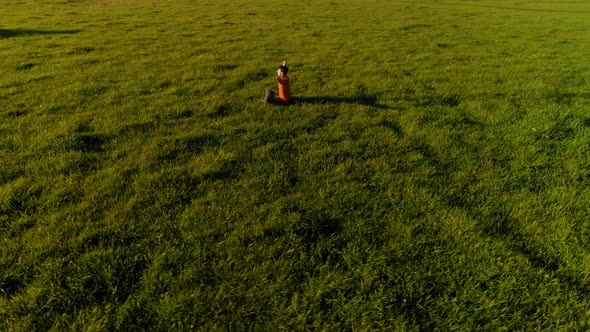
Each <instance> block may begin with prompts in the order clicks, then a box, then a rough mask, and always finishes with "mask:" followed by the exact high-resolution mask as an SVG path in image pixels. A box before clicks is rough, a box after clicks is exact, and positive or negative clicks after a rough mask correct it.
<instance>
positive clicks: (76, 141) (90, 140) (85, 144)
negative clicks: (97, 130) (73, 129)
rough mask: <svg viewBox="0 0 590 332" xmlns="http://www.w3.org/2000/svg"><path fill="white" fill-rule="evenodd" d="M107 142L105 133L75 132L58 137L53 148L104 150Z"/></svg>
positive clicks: (85, 150) (82, 150)
mask: <svg viewBox="0 0 590 332" xmlns="http://www.w3.org/2000/svg"><path fill="white" fill-rule="evenodd" d="M107 142H108V137H107V136H105V135H99V134H89V133H73V134H70V135H67V136H62V137H60V138H58V139H56V141H55V142H53V144H51V148H52V149H54V150H58V151H60V150H65V151H80V152H103V151H104V148H103V146H104V145H105V144H106V143H107Z"/></svg>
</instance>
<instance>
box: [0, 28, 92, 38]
mask: <svg viewBox="0 0 590 332" xmlns="http://www.w3.org/2000/svg"><path fill="white" fill-rule="evenodd" d="M80 31H82V30H34V29H0V38H10V37H19V36H29V35H59V34H76V33H79V32H80Z"/></svg>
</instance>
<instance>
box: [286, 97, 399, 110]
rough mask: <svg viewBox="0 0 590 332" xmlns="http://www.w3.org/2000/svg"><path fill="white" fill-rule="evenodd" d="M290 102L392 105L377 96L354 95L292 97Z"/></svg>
mask: <svg viewBox="0 0 590 332" xmlns="http://www.w3.org/2000/svg"><path fill="white" fill-rule="evenodd" d="M290 104H351V105H364V106H371V107H375V108H382V109H390V108H391V107H389V106H387V105H383V104H379V103H378V102H377V96H364V95H359V96H352V97H331V96H308V97H292V98H291V101H290Z"/></svg>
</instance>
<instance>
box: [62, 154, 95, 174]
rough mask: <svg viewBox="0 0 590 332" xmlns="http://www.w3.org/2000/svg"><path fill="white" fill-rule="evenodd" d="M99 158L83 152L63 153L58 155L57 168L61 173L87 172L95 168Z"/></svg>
mask: <svg viewBox="0 0 590 332" xmlns="http://www.w3.org/2000/svg"><path fill="white" fill-rule="evenodd" d="M98 161H99V159H98V158H96V157H95V156H92V155H88V154H87V153H83V152H77V151H75V152H70V153H64V154H61V155H60V156H59V160H58V165H57V170H58V171H59V172H60V173H61V174H74V173H88V172H89V171H93V170H96V168H97V167H96V165H97V163H98Z"/></svg>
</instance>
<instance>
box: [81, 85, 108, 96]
mask: <svg viewBox="0 0 590 332" xmlns="http://www.w3.org/2000/svg"><path fill="white" fill-rule="evenodd" d="M107 91H109V87H108V86H105V85H92V86H86V87H83V88H81V89H80V90H78V94H80V96H82V97H94V96H98V95H101V94H104V93H105V92H107Z"/></svg>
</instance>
